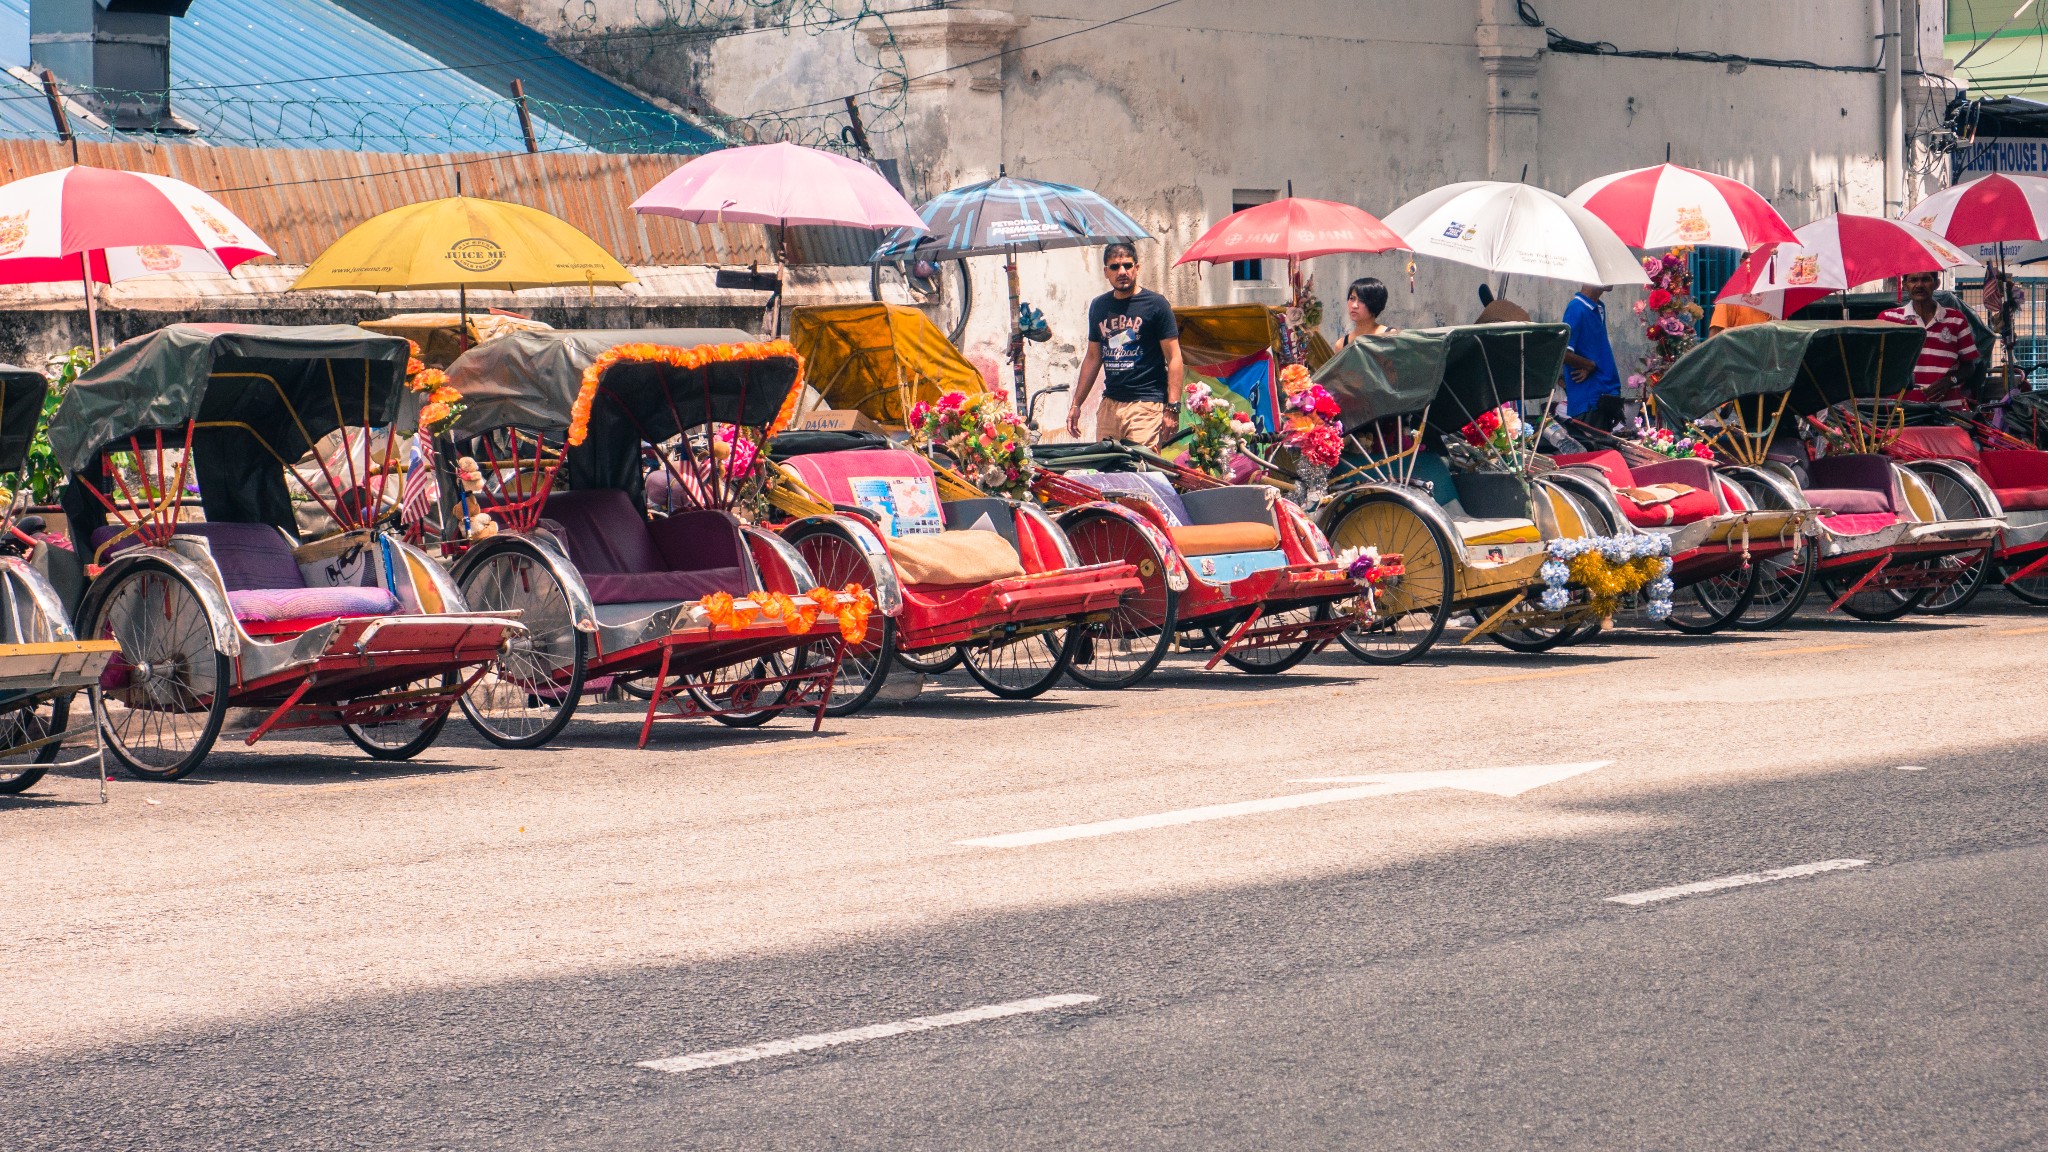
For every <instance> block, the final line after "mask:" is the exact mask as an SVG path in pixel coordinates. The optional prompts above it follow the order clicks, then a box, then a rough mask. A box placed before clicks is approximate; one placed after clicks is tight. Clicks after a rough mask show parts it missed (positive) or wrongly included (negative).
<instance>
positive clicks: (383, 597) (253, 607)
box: [228, 588, 398, 624]
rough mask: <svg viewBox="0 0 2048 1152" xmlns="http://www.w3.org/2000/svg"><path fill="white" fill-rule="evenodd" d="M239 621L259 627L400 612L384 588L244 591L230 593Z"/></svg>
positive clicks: (396, 602) (229, 600) (229, 596)
mask: <svg viewBox="0 0 2048 1152" xmlns="http://www.w3.org/2000/svg"><path fill="white" fill-rule="evenodd" d="M228 605H229V606H230V607H232V608H233V609H234V610H235V619H237V620H242V621H246V622H249V623H255V624H265V623H271V622H274V621H278V620H298V619H301V618H304V617H309V616H314V617H325V618H327V619H330V620H331V619H334V618H335V617H338V616H382V615H385V614H386V613H390V612H396V611H398V597H396V596H393V595H392V594H391V593H390V592H389V591H387V590H385V589H383V588H242V589H234V590H231V591H230V592H229V593H228Z"/></svg>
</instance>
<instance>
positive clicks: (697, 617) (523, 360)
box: [436, 329, 872, 748]
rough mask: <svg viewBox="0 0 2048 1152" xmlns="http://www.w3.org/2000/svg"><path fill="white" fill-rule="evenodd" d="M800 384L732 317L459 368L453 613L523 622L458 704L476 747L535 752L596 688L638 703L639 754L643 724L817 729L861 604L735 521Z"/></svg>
mask: <svg viewBox="0 0 2048 1152" xmlns="http://www.w3.org/2000/svg"><path fill="white" fill-rule="evenodd" d="M801 377H802V368H801V361H800V359H799V358H798V357H797V355H796V353H795V350H794V349H792V348H791V347H790V345H789V344H788V343H787V342H786V341H778V342H774V343H765V344H764V343H761V342H759V341H756V340H754V339H753V338H752V337H749V336H748V335H747V334H746V333H744V332H738V331H734V330H731V329H654V330H642V331H630V332H602V331H549V332H519V333H513V334H511V335H506V336H501V337H499V338H498V339H495V340H491V341H488V342H486V343H484V344H482V345H480V346H478V347H476V348H473V349H471V350H470V351H468V352H466V353H464V354H463V355H462V356H461V357H460V358H459V359H457V360H456V362H455V363H454V365H453V366H452V367H451V368H450V370H449V373H448V384H449V386H450V387H452V388H454V389H455V390H456V391H457V392H460V393H461V394H462V401H461V403H462V405H463V408H462V410H461V411H460V412H459V413H458V414H456V416H455V417H454V421H453V424H452V426H451V429H450V431H449V432H448V434H447V435H446V436H445V437H444V438H443V439H444V442H445V445H446V446H444V447H443V448H442V449H441V450H440V451H438V452H437V453H436V461H437V468H438V470H439V471H440V474H441V484H442V487H443V489H444V490H451V491H461V490H463V489H464V481H463V479H462V477H461V476H459V475H458V474H457V473H458V471H463V470H468V465H467V464H466V463H465V462H468V461H474V470H473V471H471V472H470V476H471V479H470V480H469V482H468V487H469V488H471V489H475V491H473V492H470V493H467V494H465V495H464V496H463V497H462V498H461V502H460V504H459V505H458V506H457V507H455V508H453V509H451V510H449V511H448V512H445V513H444V522H445V523H448V524H450V525H451V526H453V527H454V529H455V531H453V532H451V533H449V539H447V541H446V547H447V548H448V549H449V550H450V551H459V553H460V557H459V559H457V560H456V561H455V564H454V574H455V579H456V580H457V582H458V583H460V584H461V586H462V590H463V595H465V596H466V597H468V598H469V599H470V602H471V603H474V604H478V605H483V606H487V607H489V608H491V609H493V610H497V611H505V612H512V611H517V612H518V613H519V615H520V619H521V620H523V621H524V622H525V623H526V626H527V630H526V633H525V635H524V636H521V637H518V638H516V639H515V640H514V641H513V643H512V644H510V645H509V646H508V647H507V648H506V650H505V652H504V653H503V655H501V656H500V657H499V658H498V659H497V660H496V661H495V662H494V663H493V664H492V665H491V666H490V668H489V670H488V671H487V673H486V675H484V676H483V678H482V679H480V680H479V681H478V682H477V683H476V684H475V685H473V686H472V687H471V688H470V690H469V692H468V693H467V694H466V695H464V697H463V699H462V709H463V712H464V713H465V714H466V715H468V717H469V719H470V721H471V722H472V723H473V724H475V725H476V728H477V731H478V732H480V733H482V735H483V736H484V738H485V739H486V740H489V741H490V742H491V743H493V744H496V745H498V746H500V747H504V748H535V747H539V746H540V745H542V744H545V743H546V742H547V741H549V740H550V739H553V738H554V736H555V735H556V734H557V733H559V732H560V731H561V730H562V728H563V727H564V726H565V725H567V724H568V722H569V720H570V718H571V717H572V716H574V715H575V712H576V708H577V706H578V704H579V702H580V701H581V699H582V698H583V696H584V695H585V693H586V692H594V691H601V690H603V689H605V688H608V687H609V686H610V685H611V684H612V683H613V682H614V681H618V682H620V683H621V686H622V687H624V686H626V685H634V686H638V688H639V691H640V692H641V693H643V694H644V695H645V696H646V697H647V711H646V715H645V717H644V718H643V719H642V721H641V725H640V744H641V745H642V746H643V747H644V746H645V745H646V743H647V739H648V736H649V734H650V733H651V731H652V729H653V725H654V722H655V721H656V720H657V719H687V718H691V717H698V716H708V717H710V718H711V719H713V720H716V721H718V722H719V723H722V724H727V725H731V726H735V727H751V726H754V725H758V724H762V723H765V722H767V721H768V720H770V719H772V718H774V717H775V716H776V715H777V714H778V713H780V712H783V711H787V710H791V709H799V710H806V711H809V712H810V713H811V715H812V728H813V729H814V730H815V729H816V728H817V726H818V725H819V723H821V722H822V720H823V718H824V712H823V706H824V704H825V703H826V702H827V701H828V700H829V699H830V696H831V692H832V684H833V680H834V677H835V676H836V675H837V674H838V671H839V668H840V657H841V654H842V652H843V651H844V648H845V643H844V639H843V638H842V633H844V636H845V638H846V639H852V640H855V641H858V640H859V639H860V638H861V635H862V633H863V632H864V631H865V629H866V618H867V611H868V606H869V605H870V604H871V603H872V601H871V600H869V599H868V598H867V596H866V594H864V593H861V592H859V591H857V590H854V591H847V590H843V589H842V590H838V591H835V590H833V589H831V588H822V587H819V586H818V582H817V580H815V579H814V578H813V576H812V573H811V570H810V569H809V568H808V567H807V566H806V565H805V564H804V561H803V560H802V559H801V558H800V557H799V556H798V555H797V553H796V551H795V550H794V549H792V548H791V547H790V546H789V545H788V544H786V543H784V542H783V541H782V539H781V538H780V537H778V536H776V535H775V534H774V533H772V532H768V531H765V530H763V529H760V528H757V527H754V526H752V525H749V524H745V523H742V522H741V520H740V518H739V517H738V516H737V515H735V509H739V510H745V509H746V506H747V505H748V503H749V502H750V500H752V499H754V498H755V497H757V496H758V494H759V488H760V484H759V479H760V474H761V472H762V471H763V470H764V469H765V464H764V462H762V461H761V460H760V459H759V455H758V453H757V452H756V451H755V446H756V445H758V444H759V443H761V442H763V441H764V440H765V438H766V436H767V434H768V433H769V432H770V431H772V430H773V429H774V428H775V427H776V426H777V425H778V424H779V423H781V422H782V421H785V420H787V419H788V416H789V414H790V412H791V411H792V410H793V408H794V405H795V400H796V396H797V390H798V389H799V388H800V387H801ZM458 452H459V453H461V454H460V455H458ZM650 466H651V467H650ZM650 488H652V489H654V490H656V493H657V497H658V498H657V500H655V501H654V503H656V504H657V505H658V506H659V507H662V508H666V509H668V511H667V512H666V514H660V515H650V514H649V508H648V505H649V503H650V501H649V499H648V494H649V489H650ZM483 517H489V520H488V521H484V520H483ZM480 523H481V524H484V525H487V527H486V529H485V530H484V531H481V532H480V531H478V527H479V524H480ZM840 583H842V584H844V583H846V582H845V581H841V582H840Z"/></svg>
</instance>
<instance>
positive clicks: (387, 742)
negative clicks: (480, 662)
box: [341, 672, 456, 760]
mask: <svg viewBox="0 0 2048 1152" xmlns="http://www.w3.org/2000/svg"><path fill="white" fill-rule="evenodd" d="M455 684H456V679H455V673H453V672H447V673H443V674H442V675H440V676H437V677H434V678H433V679H431V680H415V681H413V682H412V683H410V684H407V685H406V686H405V687H403V688H394V689H392V690H391V691H390V692H386V693H384V694H383V695H385V696H389V697H400V696H403V695H406V694H409V693H418V692H432V691H434V690H435V689H439V690H441V691H443V692H446V691H448V690H450V689H452V688H454V687H455ZM376 699H377V697H375V696H372V697H369V700H370V701H375V700H376ZM361 702H362V701H358V703H361ZM409 711H411V709H410V708H409V707H407V705H406V704H405V703H404V702H403V701H401V700H397V699H394V700H392V701H391V702H390V703H388V704H386V705H384V706H383V707H382V708H381V709H379V711H378V712H374V713H372V714H371V715H370V717H369V718H368V719H365V720H361V721H358V722H356V723H353V724H343V725H342V726H341V730H342V731H343V732H344V733H346V734H347V735H348V738H349V739H350V740H352V741H354V742H355V746H356V747H358V748H361V749H362V750H363V751H364V752H367V753H369V755H370V758H371V759H373V760H410V759H412V758H413V757H415V756H417V755H419V754H420V753H422V752H425V751H426V750H427V749H428V748H429V747H430V746H432V744H433V743H434V741H435V739H436V738H438V737H439V736H440V735H441V728H442V726H443V725H445V724H447V723H448V706H447V705H443V706H441V707H439V708H436V709H434V710H433V711H432V712H430V713H428V714H427V715H425V716H406V715H404V713H405V712H409Z"/></svg>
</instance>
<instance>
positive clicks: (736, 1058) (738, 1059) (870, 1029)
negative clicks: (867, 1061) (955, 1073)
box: [639, 993, 1101, 1072]
mask: <svg viewBox="0 0 2048 1152" xmlns="http://www.w3.org/2000/svg"><path fill="white" fill-rule="evenodd" d="M1100 999H1101V997H1100V996H1080V995H1075V994H1072V993H1069V994H1067V995H1064V996H1040V997H1038V998H1037V999H1035V1000H1012V1001H1010V1002H1009V1003H1007V1004H984V1005H983V1006H981V1007H979V1008H966V1009H962V1010H961V1011H958V1012H945V1013H941V1014H939V1015H937V1016H913V1017H911V1018H910V1019H908V1020H898V1021H896V1022H894V1023H892V1024H870V1025H868V1026H867V1027H865V1028H848V1029H846V1030H845V1031H843V1032H817V1033H813V1034H811V1035H809V1036H797V1037H793V1038H791V1039H788V1040H772V1041H769V1042H768V1043H766V1044H749V1045H747V1046H746V1047H744V1048H720V1049H717V1050H716V1051H712V1052H693V1053H691V1054H690V1055H688V1056H671V1057H669V1058H668V1059H666V1060H642V1061H641V1062H640V1064H639V1067H642V1068H652V1069H654V1070H655V1071H656V1072H695V1071H697V1070H698V1069H701V1068H721V1067H724V1066H725V1065H727V1064H745V1063H747V1062H748V1061H750V1060H766V1059H769V1058H770V1057H774V1056H789V1055H793V1054H795V1053H798V1052H815V1051H817V1050H818V1049H820V1048H836V1047H838V1046H839V1045H841V1044H859V1043H861V1042H863V1041H867V1040H881V1039H884V1038H886V1037H889V1036H901V1035H903V1034H904V1033H906V1032H929V1031H931V1030H932V1029H934V1028H952V1027H955V1026H958V1025H961V1024H979V1023H981V1022H982V1021H984V1020H1000V1019H1002V1018H1003V1017H1005V1016H1022V1015H1025V1014H1027V1013H1031V1012H1046V1011H1050V1010H1052V1009H1054V1008H1071V1007H1073V1006H1074V1005H1076V1004H1093V1003H1095V1002H1096V1001H1097V1000H1100Z"/></svg>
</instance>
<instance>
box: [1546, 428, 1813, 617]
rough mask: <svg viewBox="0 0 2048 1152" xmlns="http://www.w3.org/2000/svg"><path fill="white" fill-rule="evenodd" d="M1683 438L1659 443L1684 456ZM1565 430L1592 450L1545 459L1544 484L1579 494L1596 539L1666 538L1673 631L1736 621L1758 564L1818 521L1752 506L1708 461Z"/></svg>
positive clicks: (1783, 552)
mask: <svg viewBox="0 0 2048 1152" xmlns="http://www.w3.org/2000/svg"><path fill="white" fill-rule="evenodd" d="M1667 431H1670V430H1667ZM1683 432H1684V430H1683V429H1682V428H1681V429H1679V430H1678V431H1677V432H1676V433H1674V434H1673V435H1672V436H1671V437H1670V438H1669V439H1668V441H1667V442H1669V443H1673V444H1683V445H1686V447H1687V448H1688V450H1689V449H1690V447H1691V445H1690V442H1689V441H1688V440H1687V439H1686V438H1685V437H1684V435H1683ZM1573 434H1574V435H1575V436H1577V437H1579V438H1580V439H1582V440H1590V441H1592V442H1593V443H1594V444H1595V445H1597V447H1595V448H1594V449H1593V450H1592V451H1580V452H1568V453H1560V454H1558V455H1555V456H1553V457H1551V459H1552V461H1553V462H1554V463H1556V464H1557V465H1558V469H1559V470H1558V471H1556V472H1554V473H1551V474H1550V475H1549V477H1548V480H1549V481H1550V482H1551V483H1553V484H1556V485H1558V486H1560V487H1563V488H1565V489H1567V490H1568V491H1570V492H1572V493H1573V494H1575V495H1577V496H1579V497H1580V498H1581V499H1582V500H1583V501H1584V502H1585V503H1586V504H1587V505H1588V506H1589V507H1590V509H1591V510H1592V511H1593V512H1594V514H1595V516H1596V518H1597V519H1598V520H1599V521H1600V522H1601V523H1600V528H1601V531H1602V532H1603V533H1608V534H1612V533H1657V534H1660V535H1663V536H1665V537H1666V538H1668V540H1669V547H1670V557H1671V575H1670V579H1671V582H1672V584H1673V586H1674V595H1673V596H1672V609H1671V612H1670V614H1669V615H1668V616H1666V617H1665V618H1664V623H1666V624H1669V625H1671V626H1672V627H1673V628H1676V629H1678V630H1679V631H1681V632H1689V633H1694V634H1701V635H1703V634H1706V633H1711V632H1718V631H1720V630H1721V629H1723V628H1727V627H1730V626H1731V625H1735V624H1738V623H1739V622H1740V621H1741V620H1742V618H1743V614H1744V613H1745V612H1747V611H1748V610H1749V607H1750V604H1751V603H1752V602H1753V601H1754V600H1755V598H1756V593H1757V588H1758V586H1759V584H1760V583H1761V579H1762V577H1761V569H1760V568H1759V565H1763V564H1770V563H1772V562H1774V561H1781V560H1783V559H1784V558H1786V557H1788V556H1790V555H1791V554H1792V553H1793V552H1795V551H1796V550H1798V549H1799V548H1800V546H1801V543H1802V540H1803V539H1804V536H1805V534H1806V533H1807V532H1808V530H1809V528H1810V526H1811V525H1812V524H1813V522H1814V521H1815V520H1816V519H1817V518H1818V516H1819V514H1818V513H1817V512H1815V511H1813V510H1812V509H1806V508H1761V507H1758V506H1757V502H1756V500H1755V499H1753V498H1752V497H1751V496H1750V495H1749V493H1748V491H1747V490H1745V489H1744V488H1743V487H1742V486H1741V484H1740V483H1739V482H1737V480H1736V479H1735V478H1734V477H1733V476H1731V475H1730V474H1729V472H1728V470H1726V469H1723V468H1721V467H1718V466H1717V464H1716V462H1714V461H1713V460H1711V459H1707V458H1701V457H1697V456H1684V457H1673V456H1671V455H1669V454H1666V453H1661V452H1659V451H1657V450H1656V449H1653V448H1650V447H1646V446H1645V444H1646V443H1648V442H1646V441H1639V440H1627V439H1622V438H1620V437H1615V436H1611V435H1607V434H1603V433H1601V432H1599V430H1598V429H1594V428H1590V427H1587V426H1585V425H1578V426H1576V427H1575V428H1574V429H1573ZM1649 442H1654V441H1649ZM1709 451H1711V447H1709Z"/></svg>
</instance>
